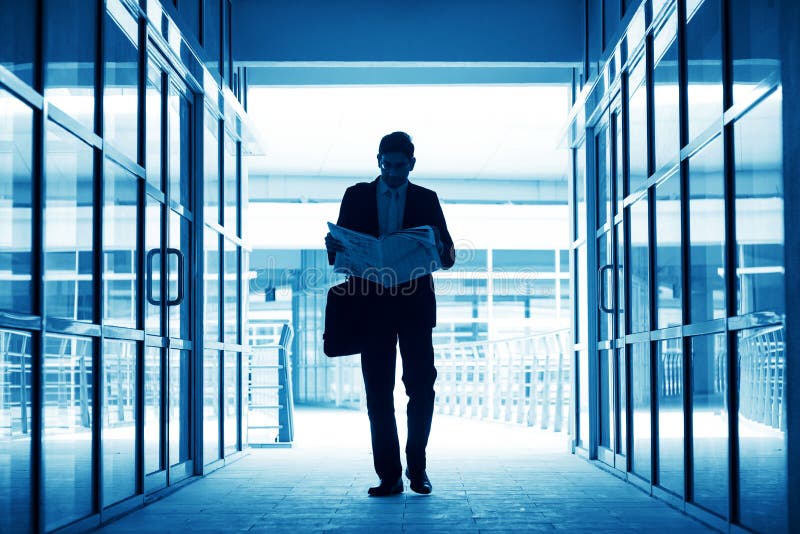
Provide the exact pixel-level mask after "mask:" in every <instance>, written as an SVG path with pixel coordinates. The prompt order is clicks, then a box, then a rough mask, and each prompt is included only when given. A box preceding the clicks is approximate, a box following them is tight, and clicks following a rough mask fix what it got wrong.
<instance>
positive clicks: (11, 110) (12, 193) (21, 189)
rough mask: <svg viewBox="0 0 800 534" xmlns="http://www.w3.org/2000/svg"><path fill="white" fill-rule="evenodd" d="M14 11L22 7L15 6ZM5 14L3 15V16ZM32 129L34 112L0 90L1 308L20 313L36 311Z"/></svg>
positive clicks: (0, 37)
mask: <svg viewBox="0 0 800 534" xmlns="http://www.w3.org/2000/svg"><path fill="white" fill-rule="evenodd" d="M4 10H5V9H3V10H0V11H4ZM11 11H12V12H15V11H18V10H17V9H14V8H11ZM2 17H3V15H2V14H0V19H2ZM15 24H16V23H15ZM6 28H8V27H7V26H6ZM4 33H6V32H5V31H3V32H0V34H4ZM11 34H12V35H14V32H13V31H12V32H11ZM0 40H3V37H2V36H0ZM32 131H33V111H32V110H31V109H30V108H29V107H28V106H26V105H24V104H23V103H22V102H20V101H19V100H17V99H16V98H14V97H13V96H11V95H10V94H9V93H7V92H5V91H3V90H0V228H3V231H2V232H0V309H2V310H9V311H14V312H16V313H31V312H32V311H33V301H32V297H31V292H32V285H31V239H32V235H33V234H32V233H31V232H32V225H31V216H32V211H31V206H32V202H33V195H32V191H31V188H32V186H33V140H32Z"/></svg>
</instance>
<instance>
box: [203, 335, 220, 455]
mask: <svg viewBox="0 0 800 534" xmlns="http://www.w3.org/2000/svg"><path fill="white" fill-rule="evenodd" d="M219 356H220V353H219V351H216V350H207V351H205V352H204V353H203V464H209V463H211V462H213V461H215V460H219V458H220V447H219V445H220V443H219V442H220V436H219V431H220V427H219V423H220V417H219V416H220V404H219V400H220V397H219V392H220V383H219V382H220V380H219Z"/></svg>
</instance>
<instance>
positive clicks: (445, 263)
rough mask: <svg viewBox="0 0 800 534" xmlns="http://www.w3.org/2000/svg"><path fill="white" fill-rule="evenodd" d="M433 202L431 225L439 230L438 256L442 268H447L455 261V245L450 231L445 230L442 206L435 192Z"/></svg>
mask: <svg viewBox="0 0 800 534" xmlns="http://www.w3.org/2000/svg"><path fill="white" fill-rule="evenodd" d="M433 204H434V208H433V218H434V221H433V226H435V227H436V228H437V229H438V230H439V232H438V234H439V236H438V237H439V241H440V243H441V244H442V247H441V250H440V251H439V257H440V259H441V260H442V268H444V269H449V268H450V267H452V266H453V264H455V262H456V249H455V246H453V238H452V237H450V232H448V231H447V223H446V222H445V220H444V213H443V212H442V206H441V204H440V203H439V196H438V195H437V194H436V193H434V194H433Z"/></svg>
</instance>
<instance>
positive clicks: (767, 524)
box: [738, 325, 788, 532]
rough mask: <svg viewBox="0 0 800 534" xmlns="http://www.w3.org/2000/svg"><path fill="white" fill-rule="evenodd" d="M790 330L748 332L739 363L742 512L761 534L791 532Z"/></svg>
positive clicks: (776, 328) (746, 522)
mask: <svg viewBox="0 0 800 534" xmlns="http://www.w3.org/2000/svg"><path fill="white" fill-rule="evenodd" d="M784 346H785V345H784V328H783V326H782V325H778V326H772V327H768V328H758V329H750V330H742V331H740V332H739V334H738V362H739V384H738V386H739V388H738V389H739V418H738V419H739V510H740V512H739V513H740V518H741V523H742V524H743V525H744V526H746V527H747V528H750V529H752V530H754V531H756V532H786V528H787V525H786V516H787V513H786V509H787V504H788V503H787V498H786V485H787V481H786V462H787V459H786V420H787V417H786V396H785V395H786V394H785V391H786V389H785V387H784V384H785V382H784V369H785V364H786V353H785V351H784Z"/></svg>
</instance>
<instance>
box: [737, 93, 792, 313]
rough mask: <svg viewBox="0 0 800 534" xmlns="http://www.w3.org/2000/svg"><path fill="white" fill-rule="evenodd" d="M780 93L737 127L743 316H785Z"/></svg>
mask: <svg viewBox="0 0 800 534" xmlns="http://www.w3.org/2000/svg"><path fill="white" fill-rule="evenodd" d="M781 103H782V95H781V90H780V89H778V90H776V91H775V92H773V93H772V94H771V95H770V96H769V97H767V98H766V99H764V101H763V102H761V103H760V104H758V106H756V107H755V108H754V109H752V110H750V111H749V112H748V113H747V114H746V115H744V116H743V117H742V118H741V119H739V120H737V121H736V122H735V123H734V154H735V191H736V215H735V219H736V250H737V254H736V258H737V264H736V275H737V279H738V284H737V299H736V302H737V310H738V313H739V314H744V313H750V312H757V311H765V312H774V313H777V314H782V313H783V312H784V310H785V302H784V275H783V269H784V263H783V241H784V238H783V170H782V163H783V135H782V130H781V128H782V126H781V125H782V120H781V113H782V111H781V110H782V106H781Z"/></svg>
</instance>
